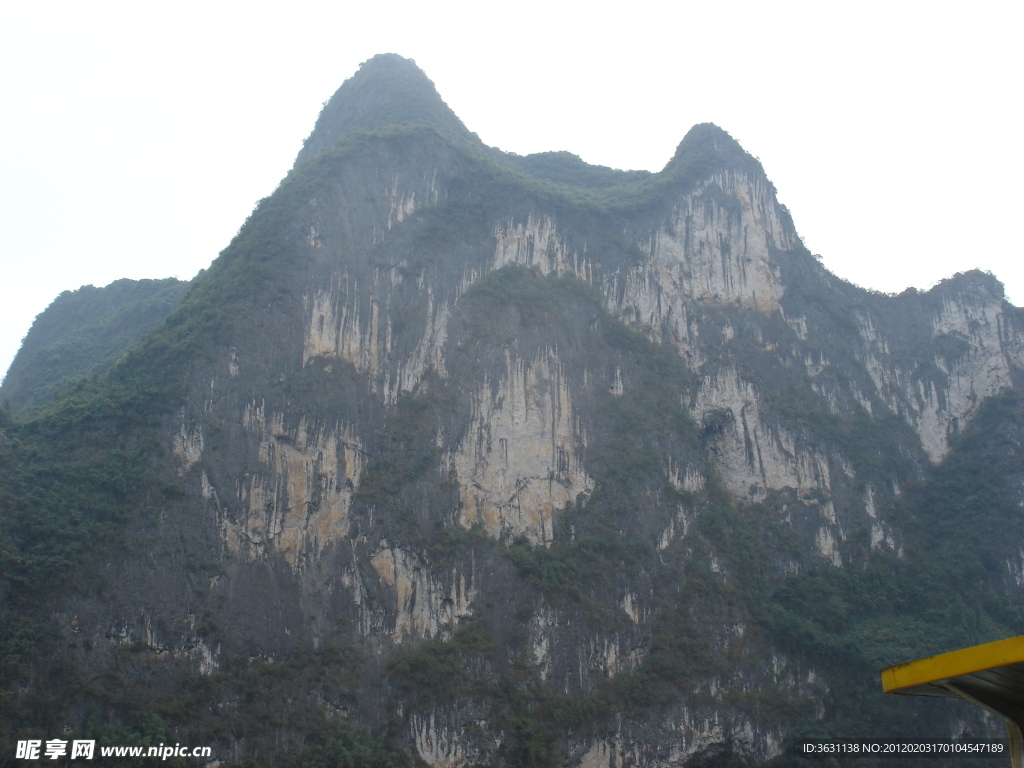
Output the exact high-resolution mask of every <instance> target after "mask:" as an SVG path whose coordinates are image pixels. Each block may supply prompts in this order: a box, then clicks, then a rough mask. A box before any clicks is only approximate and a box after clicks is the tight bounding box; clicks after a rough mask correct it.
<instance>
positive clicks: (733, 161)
mask: <svg viewBox="0 0 1024 768" xmlns="http://www.w3.org/2000/svg"><path fill="white" fill-rule="evenodd" d="M718 170H742V171H746V172H747V173H751V174H753V175H757V176H764V175H765V173H764V168H762V167H761V163H760V162H758V160H757V159H756V158H754V157H753V156H752V155H751V154H750V153H748V152H747V151H746V150H745V149H743V147H741V146H740V143H739V142H738V141H736V139H734V138H733V137H732V136H730V135H729V133H728V132H727V131H725V130H723V129H721V128H719V127H718V126H717V125H715V124H714V123H698V124H697V125H695V126H693V128H691V129H690V130H689V131H687V133H686V136H684V137H683V140H682V141H681V142H679V146H678V147H677V148H676V153H675V155H673V156H672V159H671V160H669V161H668V164H667V165H666V166H665V169H664V171H663V173H666V174H671V175H673V176H686V177H703V176H707V175H709V174H711V173H714V172H715V171H718Z"/></svg>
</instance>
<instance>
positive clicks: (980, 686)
mask: <svg viewBox="0 0 1024 768" xmlns="http://www.w3.org/2000/svg"><path fill="white" fill-rule="evenodd" d="M881 675H882V689H883V690H884V691H885V692H886V693H900V694H908V695H911V696H948V697H951V698H961V699H966V700H968V701H971V702H973V703H975V704H977V705H978V706H980V707H982V708H984V709H986V710H987V711H989V712H992V713H993V714H996V715H999V716H1000V717H1002V718H1003V719H1004V720H1006V724H1007V730H1008V731H1009V735H1010V752H1011V759H1012V761H1013V765H1014V768H1024V765H1022V754H1021V753H1022V750H1021V729H1024V635H1022V636H1020V637H1011V638H1007V639H1006V640H997V641H996V642H994V643H985V644H984V645H975V646H973V647H971V648H964V649H962V650H959V651H952V652H951V653H943V654H940V655H938V656H929V657H928V658H926V659H918V660H917V661H908V662H906V663H904V664H897V665H896V666H894V667H889V668H888V669H883V670H882V672H881Z"/></svg>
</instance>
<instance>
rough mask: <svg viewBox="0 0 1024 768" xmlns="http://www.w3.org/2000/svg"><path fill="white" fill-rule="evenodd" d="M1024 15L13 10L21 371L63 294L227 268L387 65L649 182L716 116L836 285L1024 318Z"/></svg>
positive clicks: (305, 7) (553, 4) (711, 4)
mask: <svg viewBox="0 0 1024 768" xmlns="http://www.w3.org/2000/svg"><path fill="white" fill-rule="evenodd" d="M1022 21H1024V4H1022V3H1020V2H1017V1H1016V0H1014V1H1013V2H1010V1H1008V0H1000V1H999V2H994V1H993V0H978V1H977V2H974V3H972V4H971V5H970V6H968V5H966V4H964V3H962V2H958V3H950V2H942V1H941V0H939V1H937V2H936V1H934V0H933V1H932V2H901V0H887V1H886V2H876V0H861V2H857V3H839V2H835V3H826V2H821V1H820V0H815V1H814V2H791V1H788V0H772V2H765V1H764V0H757V1H756V2H753V1H748V0H732V1H731V2H728V3H725V2H717V1H716V0H701V2H685V1H684V2H678V1H677V2H671V3H669V2H665V1H664V0H662V1H660V2H645V0H635V1H634V2H631V3H628V4H622V3H615V4H610V3H608V4H603V3H593V2H591V3H586V4H584V3H578V2H559V0H547V1H546V2H534V0H521V1H517V2H516V3H514V4H498V3H494V4H483V3H479V2H445V0H434V1H433V2H430V3H425V2H422V0H419V1H418V2H408V1H407V0H392V2H389V3H386V4H384V3H379V4H370V3H366V2H362V3H360V4H358V5H356V4H354V3H347V2H310V1H308V0H291V2H289V3H287V4H285V3H280V2H278V3H264V2H259V0H251V1H250V2H244V3H243V2H236V1H235V0H230V1H225V2H218V0H204V1H203V2H201V3H200V2H193V1H192V0H181V1H180V2H177V3H174V4H169V3H140V2H138V0H130V1H122V0H90V2H88V3H83V2H81V0H75V1H74V2H70V1H67V0H28V1H23V0H0V270H2V271H0V371H6V369H7V367H8V365H9V364H10V361H11V359H13V357H14V354H15V353H16V351H17V348H18V346H19V345H20V343H21V339H22V338H23V337H24V336H25V334H26V333H27V332H28V329H29V327H30V326H31V323H32V320H33V318H34V317H35V316H36V315H37V314H38V313H40V312H42V311H43V310H44V309H45V308H46V306H47V305H48V304H49V303H50V302H51V301H52V300H53V299H54V298H55V297H56V296H57V295H58V294H59V293H61V292H62V291H65V290H74V289H76V288H78V287H80V286H82V285H89V284H91V285H96V286H102V285H107V284H108V283H110V282H112V281H114V280H117V279H119V278H122V277H129V278H133V279H141V278H161V277H169V276H176V277H179V278H182V279H187V278H190V277H192V276H193V275H195V273H196V272H198V271H199V270H200V269H202V268H204V267H206V266H208V265H209V263H210V262H211V261H212V260H213V259H214V258H216V256H217V254H218V253H219V252H220V250H222V249H223V248H224V247H225V246H226V245H227V244H228V242H229V241H230V240H231V238H232V236H233V235H234V234H235V233H236V232H237V231H238V228H239V227H240V226H241V224H242V222H243V221H244V220H245V218H246V216H247V215H248V214H249V213H250V212H251V210H252V208H253V206H254V205H255V203H256V201H257V200H259V199H260V198H262V197H265V196H267V195H269V194H270V193H271V192H273V190H274V188H275V187H276V185H277V183H278V182H279V181H280V179H281V178H282V177H283V176H284V174H285V173H286V172H287V170H288V169H289V168H290V166H291V164H292V162H293V160H294V157H295V154H296V153H297V152H298V150H299V148H300V147H301V145H302V141H303V139H304V138H305V137H306V136H307V135H308V134H309V132H310V131H311V130H312V128H313V124H314V122H315V121H316V117H317V115H318V113H319V111H320V108H321V105H322V104H323V102H325V101H326V100H327V99H328V98H330V96H331V94H332V93H333V92H334V91H335V90H336V89H337V87H338V86H339V85H340V84H341V83H342V82H343V81H344V80H345V79H347V78H348V77H350V76H351V75H352V74H353V73H354V72H355V71H356V69H357V68H358V66H359V64H360V63H361V62H362V61H365V60H366V59H368V58H370V57H371V56H373V55H374V54H377V53H384V52H394V53H399V54H401V55H403V56H406V57H409V58H412V59H414V60H415V61H416V63H417V64H418V65H419V66H420V67H421V68H422V69H423V70H424V71H425V72H426V73H427V75H428V76H429V77H430V78H431V79H432V80H433V81H434V83H435V85H436V86H437V89H438V91H439V93H440V94H441V96H442V98H444V100H445V101H446V102H447V103H448V105H449V106H450V107H451V108H452V109H453V110H454V111H455V113H456V114H457V115H459V117H461V118H462V120H463V122H464V123H465V124H466V125H467V127H468V128H469V129H470V130H471V131H475V132H476V133H478V134H479V135H480V137H481V139H482V140H483V141H484V142H485V143H487V144H490V145H491V146H497V147H500V148H501V149H504V150H506V151H513V152H517V153H519V154H529V153H532V152H543V151H550V150H568V151H570V152H574V153H575V154H577V155H579V156H581V157H582V158H583V159H584V160H586V161H587V162H590V163H595V164H599V165H607V166H611V167H615V168H631V169H647V170H652V171H656V170H660V169H661V168H662V167H663V166H664V165H665V163H666V162H667V161H668V160H669V158H670V157H671V156H672V154H673V152H674V151H675V147H676V145H677V144H678V143H679V141H680V140H681V139H682V137H683V136H684V135H685V133H686V131H687V130H688V129H689V128H690V127H691V126H692V125H694V124H696V123H701V122H713V123H716V124H717V125H719V126H721V127H722V128H724V129H725V130H727V131H729V133H731V134H732V135H733V136H734V137H735V138H736V139H737V140H738V141H739V142H740V143H741V144H742V145H743V147H744V148H745V149H746V150H747V151H749V152H750V153H751V154H753V155H755V156H756V157H758V158H759V159H760V160H761V162H762V164H763V165H764V167H765V170H766V171H767V173H768V176H769V178H771V179H772V181H773V182H774V183H775V186H776V187H777V189H778V195H779V199H780V201H781V202H782V203H783V204H785V205H786V206H787V207H788V208H789V209H790V211H791V212H792V214H793V217H794V220H795V223H796V227H797V230H798V231H799V232H800V234H801V235H802V236H803V238H804V241H805V242H806V244H807V247H808V248H810V250H811V251H812V252H814V253H817V254H820V255H821V257H822V260H823V262H824V264H825V265H826V266H827V267H828V268H829V269H830V270H831V271H833V272H834V273H835V274H837V275H839V276H840V277H843V278H845V279H847V280H851V281H852V282H854V283H857V284H859V285H862V286H864V287H867V288H872V289H875V290H879V291H885V292H899V291H901V290H903V289H904V288H906V287H908V286H915V287H918V288H921V289H927V288H928V287H930V286H932V285H934V284H935V283H936V282H938V281H939V280H941V279H943V278H944V277H949V276H951V275H953V274H955V273H957V272H962V271H965V270H968V269H974V268H980V269H985V270H988V271H991V272H992V273H994V274H995V275H996V276H997V277H999V278H1000V279H1001V280H1002V281H1003V282H1004V284H1005V285H1006V290H1007V295H1008V297H1009V298H1010V299H1011V300H1012V301H1013V302H1014V303H1015V304H1017V305H1020V304H1021V302H1024V258H1022V257H1024V253H1022V240H1021V239H1020V238H1017V237H1016V236H1015V235H1014V232H1016V229H1017V225H1018V222H1019V220H1020V212H1021V211H1022V210H1024V183H1022V181H1024V146H1022V144H1024V142H1022V141H1021V137H1022V135H1024V134H1022V131H1021V127H1022V126H1021V116H1022V107H1021V98H1020V96H1021V75H1022V74H1024V66H1022V57H1024V47H1022V46H1021V45H1020V43H1019V39H1018V36H1019V31H1020V29H1021V26H1022V25H1021V22H1022Z"/></svg>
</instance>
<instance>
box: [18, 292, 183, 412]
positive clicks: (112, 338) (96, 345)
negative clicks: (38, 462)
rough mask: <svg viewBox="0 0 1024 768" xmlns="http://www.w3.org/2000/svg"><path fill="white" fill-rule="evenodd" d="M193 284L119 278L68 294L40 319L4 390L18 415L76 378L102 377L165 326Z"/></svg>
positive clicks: (26, 338)
mask: <svg viewBox="0 0 1024 768" xmlns="http://www.w3.org/2000/svg"><path fill="white" fill-rule="evenodd" d="M188 286H189V284H188V283H187V282H182V281H180V280H175V279H174V278H167V279H166V280H117V281H115V282H113V283H111V284H110V285H108V286H106V287H105V288H95V287H93V286H91V285H87V286H84V287H82V288H79V289H78V290H77V291H65V292H64V293H62V294H61V295H60V296H58V297H57V298H56V299H54V301H53V303H52V304H50V306H49V307H47V309H46V311H45V312H43V313H42V314H41V315H39V317H37V318H36V321H35V323H34V324H33V325H32V329H31V330H30V331H29V333H28V336H26V337H25V341H24V343H23V344H22V347H21V349H20V350H19V351H18V356H17V357H16V358H15V359H14V362H13V363H11V368H10V370H9V371H8V373H7V377H6V378H5V379H4V382H3V385H2V386H0V400H3V399H9V400H10V403H11V405H12V407H13V410H14V412H15V413H24V412H26V411H29V410H31V409H32V408H35V407H37V406H39V405H42V404H43V403H46V402H48V401H49V400H51V399H52V397H53V394H54V392H56V391H57V390H59V389H61V388H64V387H66V386H67V385H68V384H69V383H70V382H72V381H74V380H75V379H80V378H83V377H88V376H91V375H93V374H96V373H102V372H103V371H105V370H107V369H108V368H110V366H112V365H113V364H114V363H115V362H117V360H118V358H120V357H121V356H122V355H123V354H125V353H126V352H127V351H128V350H129V349H130V348H131V347H133V346H134V345H135V344H137V343H138V342H139V341H141V339H142V338H143V337H144V336H145V335H146V334H148V333H149V332H150V331H152V330H153V329H154V328H155V327H156V326H157V325H159V324H160V323H161V322H163V320H164V318H166V317H167V315H168V314H170V312H171V311H172V310H173V309H174V308H175V307H176V306H177V305H178V303H179V302H180V301H181V299H182V297H183V296H184V295H185V291H186V290H188Z"/></svg>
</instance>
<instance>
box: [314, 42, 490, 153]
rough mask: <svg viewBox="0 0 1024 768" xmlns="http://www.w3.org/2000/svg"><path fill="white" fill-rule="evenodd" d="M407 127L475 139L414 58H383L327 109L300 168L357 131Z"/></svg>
mask: <svg viewBox="0 0 1024 768" xmlns="http://www.w3.org/2000/svg"><path fill="white" fill-rule="evenodd" d="M408 124H413V125H426V126H430V127H432V128H435V129H436V130H438V131H439V132H441V133H445V134H447V135H449V136H459V137H464V138H469V137H471V136H472V134H471V133H470V132H469V131H468V130H467V129H466V126H465V125H463V123H462V121H461V120H459V118H458V117H457V116H456V115H455V113H454V112H452V110H451V109H449V107H448V105H447V104H445V103H444V101H443V100H442V99H441V96H440V95H439V94H438V92H437V89H436V88H435V87H434V84H433V82H431V80H430V79H429V78H428V77H427V76H426V74H424V72H423V70H421V69H420V68H419V67H417V66H416V63H415V62H414V61H413V60H412V59H406V58H403V57H402V56H399V55H397V54H394V53H382V54H378V55H376V56H374V57H373V58H371V59H368V60H367V61H364V62H363V64H362V65H361V66H360V68H359V70H358V71H357V72H356V73H355V74H354V75H353V76H352V77H350V78H349V79H348V80H346V81H345V82H344V83H342V85H341V87H340V88H339V89H338V90H337V91H336V92H335V93H334V95H333V96H332V97H331V98H330V100H329V101H328V102H327V103H326V104H325V105H324V108H323V109H322V110H321V112H320V117H319V118H318V119H317V121H316V126H315V127H314V129H313V132H312V133H311V134H310V136H309V138H308V139H306V142H305V144H304V145H303V147H302V150H301V151H300V152H299V155H298V157H297V158H296V160H295V165H296V166H298V165H301V164H302V163H304V162H305V161H306V160H309V159H311V158H313V157H316V156H317V155H318V154H320V153H321V152H323V151H324V150H326V149H330V148H331V147H332V146H334V145H335V144H336V143H337V142H338V141H339V140H340V139H342V138H343V137H345V136H347V135H348V134H351V133H353V132H355V131H373V130H378V129H380V128H383V127H385V126H388V125H408ZM474 140H475V139H474Z"/></svg>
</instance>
